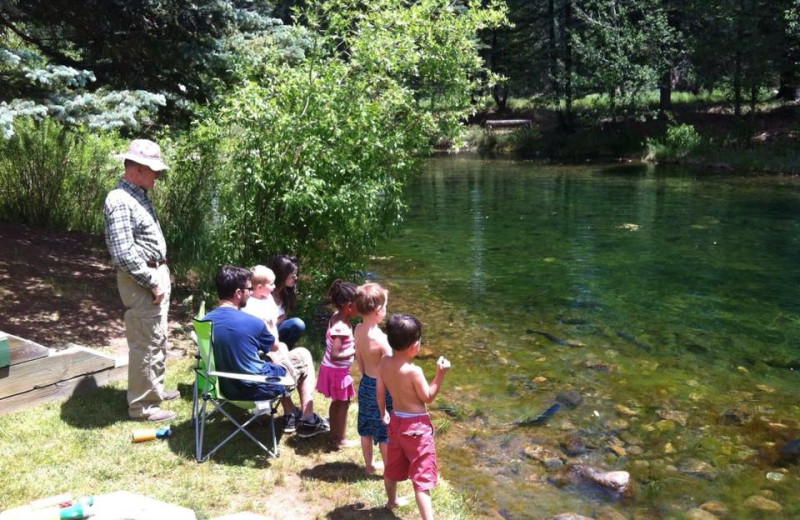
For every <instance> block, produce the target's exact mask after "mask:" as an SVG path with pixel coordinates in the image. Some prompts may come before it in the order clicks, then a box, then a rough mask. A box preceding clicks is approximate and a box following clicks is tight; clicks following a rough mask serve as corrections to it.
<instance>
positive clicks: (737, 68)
mask: <svg viewBox="0 0 800 520" xmlns="http://www.w3.org/2000/svg"><path fill="white" fill-rule="evenodd" d="M733 115H735V116H737V117H738V116H740V115H742V53H741V51H738V50H737V51H736V57H735V58H734V64H733Z"/></svg>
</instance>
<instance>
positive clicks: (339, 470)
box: [300, 462, 383, 482]
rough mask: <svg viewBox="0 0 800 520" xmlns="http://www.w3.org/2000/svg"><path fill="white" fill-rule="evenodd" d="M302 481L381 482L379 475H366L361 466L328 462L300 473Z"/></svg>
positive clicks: (350, 463)
mask: <svg viewBox="0 0 800 520" xmlns="http://www.w3.org/2000/svg"><path fill="white" fill-rule="evenodd" d="M300 477H301V478H303V479H314V480H322V481H325V482H359V481H362V480H383V478H382V477H381V476H380V475H367V474H366V473H364V468H363V466H359V465H358V464H355V463H353V462H328V463H326V464H320V465H318V466H314V467H313V468H308V469H304V470H302V471H301V472H300Z"/></svg>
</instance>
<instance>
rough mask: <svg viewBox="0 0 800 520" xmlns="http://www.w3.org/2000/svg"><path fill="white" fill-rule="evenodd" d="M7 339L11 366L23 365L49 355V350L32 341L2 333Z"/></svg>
mask: <svg viewBox="0 0 800 520" xmlns="http://www.w3.org/2000/svg"><path fill="white" fill-rule="evenodd" d="M2 334H4V335H5V336H7V337H8V347H9V354H10V355H11V365H16V364H18V363H24V362H25V361H30V360H32V359H39V358H43V357H47V356H48V355H50V349H49V348H47V347H45V346H42V345H39V344H38V343H35V342H33V341H30V340H27V339H24V338H20V337H19V336H15V335H13V334H8V333H6V332H3V333H2Z"/></svg>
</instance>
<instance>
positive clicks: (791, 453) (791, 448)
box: [780, 439, 800, 462]
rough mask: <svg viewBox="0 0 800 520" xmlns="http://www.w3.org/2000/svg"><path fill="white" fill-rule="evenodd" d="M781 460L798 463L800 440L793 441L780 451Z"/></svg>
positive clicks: (799, 458)
mask: <svg viewBox="0 0 800 520" xmlns="http://www.w3.org/2000/svg"><path fill="white" fill-rule="evenodd" d="M780 454H781V460H783V461H785V462H797V461H798V460H800V439H793V440H791V441H789V442H787V443H786V444H784V445H783V446H781V449H780Z"/></svg>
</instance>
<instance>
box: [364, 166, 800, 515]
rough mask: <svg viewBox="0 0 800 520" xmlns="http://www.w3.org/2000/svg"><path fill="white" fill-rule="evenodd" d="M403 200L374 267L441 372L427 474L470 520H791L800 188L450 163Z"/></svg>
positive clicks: (428, 365) (670, 175)
mask: <svg viewBox="0 0 800 520" xmlns="http://www.w3.org/2000/svg"><path fill="white" fill-rule="evenodd" d="M408 203H409V214H408V215H407V217H406V219H405V221H404V223H403V224H402V225H401V226H400V229H399V230H398V232H397V233H396V235H395V236H393V237H392V238H391V239H390V240H388V241H386V242H385V243H383V244H382V245H381V246H380V247H379V250H378V252H377V253H376V255H375V256H374V257H373V259H372V260H371V269H372V271H373V273H374V275H375V278H376V279H377V281H379V282H381V283H383V284H384V285H386V286H387V287H388V288H389V291H390V299H389V312H390V313H391V312H409V313H412V314H415V315H417V316H418V317H420V319H421V321H422V322H423V326H424V330H423V348H422V355H421V356H420V363H421V364H422V366H423V367H424V369H425V371H426V374H427V375H428V376H429V377H431V376H432V375H433V372H434V364H435V359H436V358H437V357H438V356H439V355H444V356H446V357H448V358H449V359H450V360H451V362H452V363H453V368H452V370H451V371H450V372H449V373H448V375H447V378H446V381H445V384H444V387H443V390H442V392H441V393H440V395H439V397H438V399H437V401H435V403H434V404H433V405H432V410H433V415H434V419H435V423H436V425H437V428H438V432H439V434H438V440H437V443H438V449H439V458H440V471H441V473H442V475H443V476H444V477H445V478H446V479H448V480H449V481H450V482H451V483H452V484H453V485H454V486H455V487H456V488H457V489H459V490H461V491H463V492H464V493H465V494H466V495H467V496H468V497H469V498H470V499H471V500H473V501H474V504H475V506H476V514H477V515H478V516H485V517H496V518H499V517H504V518H507V519H508V518H521V519H522V518H524V519H528V518H530V519H548V518H551V517H552V516H553V515H556V514H558V513H562V512H567V511H571V512H575V513H578V514H582V515H586V516H589V517H595V516H602V515H603V514H605V515H613V514H619V515H622V516H619V517H614V516H606V517H605V518H629V519H631V518H636V519H645V518H653V519H658V518H675V519H678V518H684V517H685V516H684V515H686V514H689V512H691V511H692V510H693V509H695V508H698V507H700V506H701V505H702V506H703V507H704V509H705V510H707V511H710V512H713V513H714V514H717V515H719V516H722V515H723V514H727V518H761V516H760V515H770V514H771V513H769V512H768V510H770V509H776V510H777V509H778V508H780V513H777V515H774V516H773V517H780V518H800V476H799V475H798V465H797V464H796V455H797V454H796V452H794V453H791V452H789V453H786V452H787V451H788V450H784V452H782V451H781V448H782V447H784V446H785V445H786V444H787V443H788V442H789V441H791V440H792V439H797V438H798V437H800V425H799V422H798V421H800V404H799V402H798V398H797V394H798V389H800V348H798V347H800V298H799V297H798V296H799V295H798V287H800V265H798V263H800V181H798V180H796V179H793V178H783V177H778V176H759V175H753V174H748V175H734V174H729V173H726V174H709V173H702V172H698V171H690V170H686V169H681V168H663V169H656V168H654V167H649V166H642V165H624V166H619V165H615V166H598V165H591V166H550V165H542V164H538V163H529V162H513V161H502V160H482V159H478V158H474V157H473V158H470V157H456V158H443V159H432V160H430V161H429V162H428V163H427V164H426V168H425V171H424V174H423V175H422V176H421V177H420V178H418V179H417V180H416V181H415V182H414V183H413V185H411V186H410V187H409V189H408ZM555 403H559V406H560V408H558V409H557V410H556V411H555V413H553V414H552V416H550V417H549V418H546V419H544V418H542V420H540V421H538V422H536V423H535V424H528V425H515V424H514V423H515V422H519V421H523V422H524V419H531V418H535V417H536V416H537V415H538V414H540V413H542V412H543V411H544V410H546V409H548V408H550V407H551V405H553V404H555ZM792 457H794V459H793V458H792ZM586 467H590V468H593V469H595V470H597V471H625V472H628V473H629V475H630V480H631V482H632V484H633V488H632V492H629V493H627V495H628V496H620V495H619V494H618V493H615V492H612V491H609V490H607V489H606V488H603V487H600V486H596V485H594V484H592V483H590V482H589V481H588V480H587V479H586V478H585V474H584V472H581V471H576V468H586ZM609 511H611V512H609ZM603 512H605V513H603ZM692 514H700V513H697V512H693V513H692Z"/></svg>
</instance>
